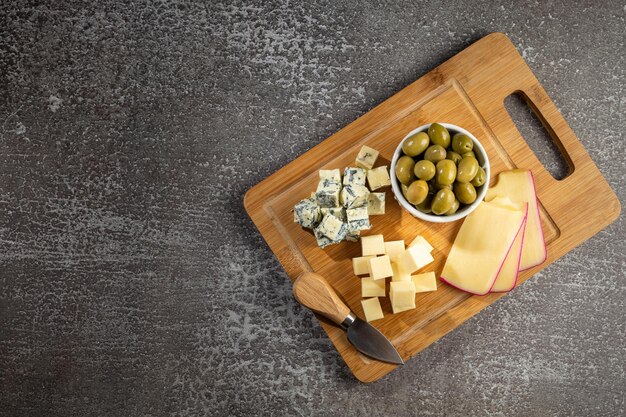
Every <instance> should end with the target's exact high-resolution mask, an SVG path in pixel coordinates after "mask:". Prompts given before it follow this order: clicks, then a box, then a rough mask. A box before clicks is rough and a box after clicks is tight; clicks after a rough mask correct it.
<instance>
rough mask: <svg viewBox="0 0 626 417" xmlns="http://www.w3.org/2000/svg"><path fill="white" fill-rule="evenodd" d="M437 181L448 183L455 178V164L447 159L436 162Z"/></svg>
mask: <svg viewBox="0 0 626 417" xmlns="http://www.w3.org/2000/svg"><path fill="white" fill-rule="evenodd" d="M435 178H436V179H437V183H438V184H440V185H450V184H452V183H453V182H454V179H455V178H456V165H455V164H454V162H453V161H451V160H449V159H442V160H441V161H439V162H437V176H436V177H435Z"/></svg>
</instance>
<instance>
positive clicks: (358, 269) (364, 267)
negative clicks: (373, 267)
mask: <svg viewBox="0 0 626 417" xmlns="http://www.w3.org/2000/svg"><path fill="white" fill-rule="evenodd" d="M370 258H373V256H360V257H358V258H352V269H354V275H369V273H370V263H369V260H370Z"/></svg>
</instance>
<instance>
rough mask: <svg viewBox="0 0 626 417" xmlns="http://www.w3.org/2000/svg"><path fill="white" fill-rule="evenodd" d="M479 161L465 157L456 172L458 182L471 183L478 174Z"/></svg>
mask: <svg viewBox="0 0 626 417" xmlns="http://www.w3.org/2000/svg"><path fill="white" fill-rule="evenodd" d="M478 168H480V167H479V166H478V161H477V160H476V158H473V157H471V156H464V157H463V159H461V161H460V162H459V166H458V167H457V172H456V180H457V182H470V181H471V180H473V179H474V176H475V175H476V173H477V172H478Z"/></svg>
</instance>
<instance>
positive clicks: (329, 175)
mask: <svg viewBox="0 0 626 417" xmlns="http://www.w3.org/2000/svg"><path fill="white" fill-rule="evenodd" d="M319 174H320V180H325V179H329V180H331V181H332V182H337V183H339V182H341V172H340V171H339V168H337V169H320V172H319Z"/></svg>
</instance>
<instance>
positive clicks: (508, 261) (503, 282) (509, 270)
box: [490, 200, 528, 292]
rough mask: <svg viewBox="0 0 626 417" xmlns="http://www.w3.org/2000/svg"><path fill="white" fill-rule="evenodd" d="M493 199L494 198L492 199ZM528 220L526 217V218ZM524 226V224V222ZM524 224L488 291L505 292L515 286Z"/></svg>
mask: <svg viewBox="0 0 626 417" xmlns="http://www.w3.org/2000/svg"><path fill="white" fill-rule="evenodd" d="M494 201H495V200H494ZM525 221H528V217H526V220H525ZM524 226H525V224H524ZM524 226H522V227H520V230H519V231H518V232H517V236H516V237H515V240H514V241H513V246H511V250H509V253H508V254H507V255H506V258H505V259H504V263H503V264H502V267H501V268H500V272H498V276H497V277H496V281H495V282H494V283H493V286H492V287H491V291H490V292H505V291H511V290H512V289H513V288H515V284H516V283H517V274H518V273H519V264H520V260H521V256H522V244H523V242H524Z"/></svg>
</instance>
